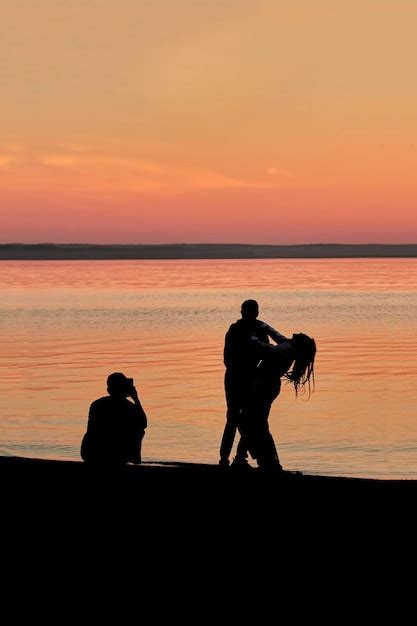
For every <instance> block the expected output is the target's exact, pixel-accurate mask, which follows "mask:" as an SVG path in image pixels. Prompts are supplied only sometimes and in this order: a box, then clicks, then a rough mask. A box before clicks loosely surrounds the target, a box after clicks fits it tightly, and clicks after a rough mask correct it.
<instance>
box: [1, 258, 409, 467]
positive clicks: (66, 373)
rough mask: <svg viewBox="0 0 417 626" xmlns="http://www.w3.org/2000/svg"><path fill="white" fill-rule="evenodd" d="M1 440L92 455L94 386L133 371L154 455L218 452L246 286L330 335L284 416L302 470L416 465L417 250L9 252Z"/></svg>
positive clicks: (185, 457)
mask: <svg viewBox="0 0 417 626" xmlns="http://www.w3.org/2000/svg"><path fill="white" fill-rule="evenodd" d="M0 294H1V299H0V415H1V425H2V428H1V433H2V435H1V441H0V454H3V455H4V454H6V455H22V456H32V457H43V458H55V459H78V458H79V455H78V451H79V444H80V440H81V438H82V435H83V433H84V430H85V426H86V420H87V413H88V407H89V404H90V402H91V401H92V400H94V399H95V398H97V397H100V396H101V395H105V380H106V377H107V375H108V374H109V373H110V372H112V371H123V372H125V374H126V375H128V376H133V377H134V379H135V381H136V384H137V388H138V390H139V394H140V397H141V399H142V403H143V405H144V408H145V410H146V412H147V414H148V418H149V428H148V430H147V434H146V436H145V439H144V444H143V457H144V460H145V461H146V460H149V461H151V460H152V461H155V460H162V461H201V462H209V463H217V461H218V445H219V441H220V438H221V434H222V429H223V424H224V419H225V418H224V414H225V402H224V395H223V373H224V369H223V362H222V351H223V339H224V333H225V331H226V330H227V328H228V327H229V325H230V323H232V322H233V321H235V320H236V319H237V318H238V317H239V308H240V303H241V302H242V300H245V299H247V298H256V299H257V300H258V301H259V303H260V309H261V312H260V318H261V319H263V320H265V321H267V322H268V323H270V324H271V325H273V326H275V328H277V329H278V330H280V331H281V332H282V333H284V334H288V335H291V334H292V332H299V331H303V332H306V333H308V334H310V335H312V336H313V337H315V339H316V342H317V345H318V355H317V364H316V390H315V392H314V393H313V395H312V396H311V398H310V400H309V401H308V402H306V401H303V399H298V400H296V399H295V397H294V393H293V391H292V390H291V389H290V387H286V386H284V387H283V390H282V392H281V395H280V396H279V398H278V399H277V400H276V401H275V403H274V405H273V408H272V412H271V417H270V424H271V430H272V432H273V434H274V437H275V439H276V441H277V443H278V446H279V452H280V456H281V461H282V464H283V465H284V467H285V468H287V469H299V470H302V471H305V472H311V473H320V474H334V475H346V476H347V475H353V476H372V477H392V478H394V477H407V478H417V419H416V406H417V260H415V259H411V260H410V259H407V260H406V259H375V260H374V259H372V260H365V259H355V260H334V259H329V260H305V261H304V260H254V261H252V260H251V261H246V260H237V261H233V260H232V261H229V260H228V261H201V260H198V261H65V262H59V261H54V262H47V261H40V262H4V261H3V262H1V263H0Z"/></svg>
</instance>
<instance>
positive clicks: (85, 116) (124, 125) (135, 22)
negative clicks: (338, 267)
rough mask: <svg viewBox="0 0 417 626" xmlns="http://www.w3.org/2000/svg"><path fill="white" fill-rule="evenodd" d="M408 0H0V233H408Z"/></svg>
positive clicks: (250, 238)
mask: <svg viewBox="0 0 417 626" xmlns="http://www.w3.org/2000/svg"><path fill="white" fill-rule="evenodd" d="M416 24H417V2H415V0H340V1H337V2H335V1H334V0H314V1H313V0H256V1H255V0H105V1H104V0H71V2H68V0H25V1H23V0H2V3H1V8H0V35H1V36H0V90H1V94H2V96H1V116H0V242H13V241H20V242H34V241H35V242H37V241H55V242H118V243H125V242H126V243H136V242H140V243H152V242H174V241H181V242H253V243H277V244H278V243H308V242H364V243H366V242H393V243H395V242H398V243H401V242H416V241H417V210H416V209H417V207H416V204H417V203H416V200H417V177H416V169H417V168H416V162H417V158H416V150H417V74H416V71H415V60H416V59H417V38H416V37H415V25H416Z"/></svg>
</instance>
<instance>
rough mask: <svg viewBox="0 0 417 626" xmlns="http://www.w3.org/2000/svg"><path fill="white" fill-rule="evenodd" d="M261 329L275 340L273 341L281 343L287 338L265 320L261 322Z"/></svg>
mask: <svg viewBox="0 0 417 626" xmlns="http://www.w3.org/2000/svg"><path fill="white" fill-rule="evenodd" d="M259 321H260V320H259ZM261 324H262V328H263V330H265V332H266V333H267V335H268V336H269V337H271V339H273V340H274V341H275V343H282V342H283V341H287V338H286V337H285V336H284V335H282V334H281V333H280V332H279V331H278V330H275V328H272V326H269V324H267V323H266V322H261Z"/></svg>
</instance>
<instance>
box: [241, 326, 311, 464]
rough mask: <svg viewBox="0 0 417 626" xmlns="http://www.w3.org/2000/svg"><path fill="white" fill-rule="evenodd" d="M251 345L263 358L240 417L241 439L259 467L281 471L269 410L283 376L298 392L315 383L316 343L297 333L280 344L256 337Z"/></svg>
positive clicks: (256, 353) (258, 355)
mask: <svg viewBox="0 0 417 626" xmlns="http://www.w3.org/2000/svg"><path fill="white" fill-rule="evenodd" d="M252 349H253V354H254V358H257V359H261V360H260V363H259V365H258V367H257V368H256V374H255V376H254V377H253V379H252V380H251V382H250V384H249V389H248V393H247V396H246V401H245V406H244V408H243V410H242V414H241V419H240V421H239V431H240V434H241V441H242V445H243V446H244V447H245V448H247V449H248V450H249V452H250V455H251V456H252V457H253V458H254V459H256V461H257V463H258V466H259V467H260V468H264V469H275V470H278V471H282V467H281V463H280V460H279V457H278V452H277V448H276V445H275V442H274V439H273V437H272V434H271V432H270V430H269V425H268V418H269V413H270V410H271V406H272V403H273V401H274V400H275V399H276V398H277V397H278V395H279V393H280V390H281V377H285V378H286V379H287V380H289V381H290V383H291V384H292V385H293V387H294V390H295V393H296V395H298V393H299V391H300V390H301V391H302V392H303V391H305V389H306V388H307V389H308V391H309V392H310V380H312V381H313V384H314V360H315V355H316V343H315V341H314V339H313V338H312V337H309V336H308V335H305V334H304V333H296V334H293V336H292V338H291V339H287V340H286V341H285V342H283V343H281V344H279V345H271V344H269V343H266V342H264V341H260V340H259V339H257V338H256V337H254V338H253V340H252ZM291 368H292V369H291Z"/></svg>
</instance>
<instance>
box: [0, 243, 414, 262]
mask: <svg viewBox="0 0 417 626" xmlns="http://www.w3.org/2000/svg"><path fill="white" fill-rule="evenodd" d="M331 258H336V259H347V258H417V243H412V244H333V243H330V244H302V245H282V246H281V245H257V244H217V243H213V244H207V243H199V244H143V245H142V244H137V245H132V244H120V245H117V244H49V243H40V244H14V243H13V244H0V260H2V261H42V260H45V261H52V260H56V261H59V260H123V259H125V260H136V259H137V260H140V259H148V260H152V259H154V260H157V259H331Z"/></svg>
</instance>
